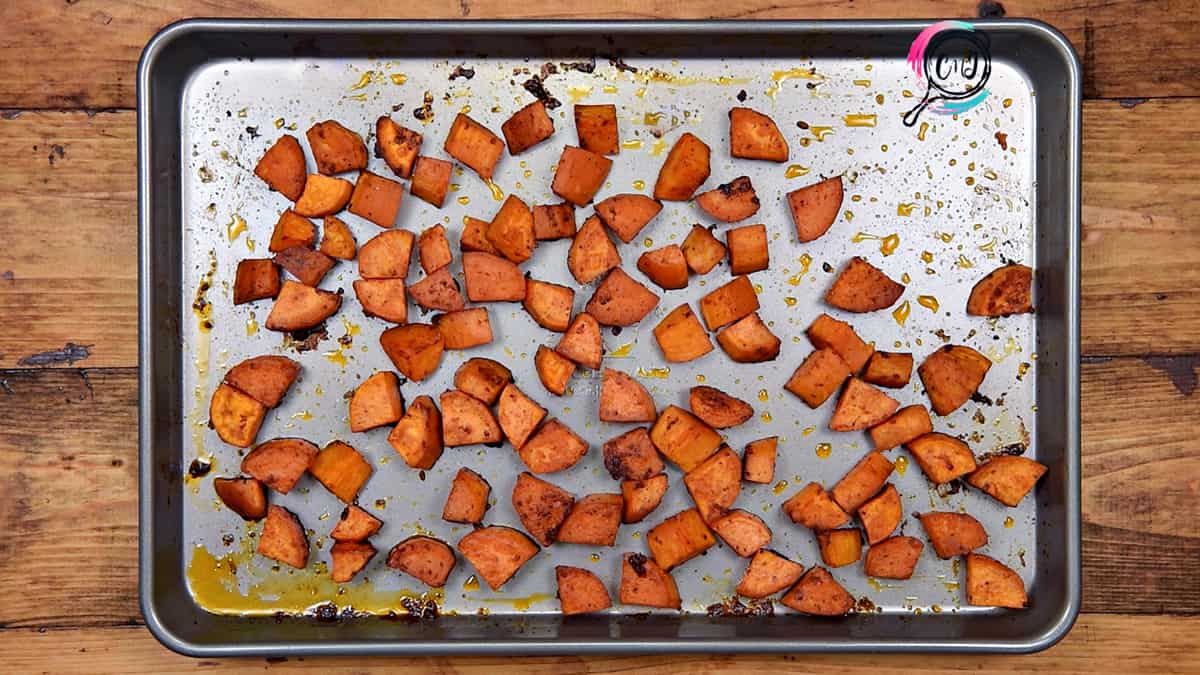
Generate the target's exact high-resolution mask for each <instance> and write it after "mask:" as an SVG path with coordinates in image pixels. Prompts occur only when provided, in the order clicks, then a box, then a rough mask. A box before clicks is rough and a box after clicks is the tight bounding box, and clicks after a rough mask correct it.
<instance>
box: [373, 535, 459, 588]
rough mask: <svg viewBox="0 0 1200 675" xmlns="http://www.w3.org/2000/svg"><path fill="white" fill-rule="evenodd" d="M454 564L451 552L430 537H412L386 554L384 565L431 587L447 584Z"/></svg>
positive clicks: (444, 544) (441, 543)
mask: <svg viewBox="0 0 1200 675" xmlns="http://www.w3.org/2000/svg"><path fill="white" fill-rule="evenodd" d="M455 562H457V560H456V559H455V556H454V549H452V548H450V547H449V546H448V545H447V544H446V543H445V542H442V541H439V540H437V539H434V538H433V537H425V536H420V535H418V536H414V537H409V538H408V539H405V540H404V541H402V542H400V543H399V544H396V545H395V546H394V547H393V548H392V550H391V551H390V552H388V557H387V566H388V567H391V568H392V569H396V570H400V571H401V572H404V573H405V574H407V575H409V576H411V577H413V578H414V579H416V580H417V581H420V582H421V583H423V584H425V585H426V586H429V587H431V588H441V587H442V586H445V585H446V579H448V578H449V577H450V572H452V571H453V570H454V564H455Z"/></svg>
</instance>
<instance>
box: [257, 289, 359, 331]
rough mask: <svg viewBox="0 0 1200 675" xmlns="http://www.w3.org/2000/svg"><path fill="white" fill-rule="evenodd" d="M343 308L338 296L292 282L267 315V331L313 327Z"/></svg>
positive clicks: (280, 294) (338, 294)
mask: <svg viewBox="0 0 1200 675" xmlns="http://www.w3.org/2000/svg"><path fill="white" fill-rule="evenodd" d="M341 306H342V296H341V294H340V293H330V292H329V291H322V290H321V289H319V288H312V287H311V286H305V285H304V284H300V283H296V282H294V281H285V282H283V286H282V287H281V288H280V289H279V296H278V297H276V298H275V305H274V306H273V307H271V313H270V314H268V315H267V320H266V322H265V323H264V325H265V326H266V327H267V330H277V331H295V330H303V329H305V328H312V327H313V326H316V325H317V324H319V323H321V322H322V321H324V320H325V319H328V318H329V317H331V316H333V315H334V313H335V312H337V311H338V308H339V307H341Z"/></svg>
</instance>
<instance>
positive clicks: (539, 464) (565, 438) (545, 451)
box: [517, 419, 588, 473]
mask: <svg viewBox="0 0 1200 675" xmlns="http://www.w3.org/2000/svg"><path fill="white" fill-rule="evenodd" d="M587 451H588V442H587V441H585V440H583V439H582V438H580V437H579V436H578V435H576V434H575V432H574V431H571V430H570V429H569V428H568V427H567V425H565V424H563V423H562V422H559V421H558V420H556V419H550V420H547V421H546V423H545V424H543V425H542V428H541V429H538V430H537V432H536V433H534V435H533V436H532V437H530V439H529V440H528V441H525V444H524V445H522V446H521V448H520V449H519V450H518V451H517V453H518V454H519V455H520V456H521V461H522V462H525V466H527V467H529V470H530V471H532V472H534V473H554V472H556V471H564V470H566V469H569V468H571V467H572V466H575V464H576V463H577V462H578V461H579V460H581V459H583V456H584V455H586V454H587Z"/></svg>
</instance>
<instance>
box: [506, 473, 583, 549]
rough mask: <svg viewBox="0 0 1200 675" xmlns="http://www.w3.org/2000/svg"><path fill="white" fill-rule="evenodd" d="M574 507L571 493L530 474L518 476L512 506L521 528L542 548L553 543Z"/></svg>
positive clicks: (514, 486) (573, 498)
mask: <svg viewBox="0 0 1200 675" xmlns="http://www.w3.org/2000/svg"><path fill="white" fill-rule="evenodd" d="M574 503H575V497H574V496H572V495H571V493H570V492H567V491H566V490H564V489H562V488H560V487H558V486H557V485H554V484H553V483H549V482H547V481H544V480H542V479H540V478H537V477H535V476H534V475H533V474H531V473H529V472H528V471H523V472H521V473H520V474H519V475H518V476H517V482H516V484H515V485H513V491H512V505H513V511H516V513H517V517H518V518H520V519H521V526H522V527H524V528H525V531H526V532H528V533H529V534H530V535H532V536H533V538H534V539H536V540H537V541H538V543H540V544H541V545H542V546H549V545H550V544H553V543H554V540H555V538H556V537H557V536H558V528H559V527H561V526H562V523H563V520H565V519H566V517H567V513H569V512H570V511H571V506H572V505H573V504H574Z"/></svg>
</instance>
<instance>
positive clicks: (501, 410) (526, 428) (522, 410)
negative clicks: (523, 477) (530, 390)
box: [496, 382, 546, 448]
mask: <svg viewBox="0 0 1200 675" xmlns="http://www.w3.org/2000/svg"><path fill="white" fill-rule="evenodd" d="M496 417H497V421H499V423H500V430H501V431H503V432H504V437H505V438H507V439H508V442H509V443H512V446H513V447H514V448H520V447H521V446H522V445H525V441H527V440H529V437H530V436H531V435H532V434H533V432H534V431H535V430H536V429H537V427H538V425H539V424H541V423H542V420H543V419H545V418H546V409H545V408H543V407H542V406H540V405H538V404H537V402H536V401H534V400H533V399H531V398H529V397H528V396H526V395H525V392H523V391H521V390H520V389H518V388H517V385H515V384H512V383H511V382H510V383H509V384H508V386H506V387H505V388H504V391H502V392H500V405H499V406H498V407H497V409H496Z"/></svg>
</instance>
